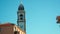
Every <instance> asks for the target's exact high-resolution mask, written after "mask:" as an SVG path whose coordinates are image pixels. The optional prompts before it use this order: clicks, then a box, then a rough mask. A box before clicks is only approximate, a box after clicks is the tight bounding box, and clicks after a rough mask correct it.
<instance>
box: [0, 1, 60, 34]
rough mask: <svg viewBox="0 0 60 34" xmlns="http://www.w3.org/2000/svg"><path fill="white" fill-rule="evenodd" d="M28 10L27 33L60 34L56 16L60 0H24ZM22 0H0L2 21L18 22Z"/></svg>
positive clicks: (59, 11) (0, 21) (59, 7)
mask: <svg viewBox="0 0 60 34" xmlns="http://www.w3.org/2000/svg"><path fill="white" fill-rule="evenodd" d="M22 2H23V5H24V7H25V11H26V31H27V34H60V27H59V25H58V24H57V23H56V16H59V15H60V0H22ZM19 5H20V0H0V23H5V22H11V23H15V24H16V23H17V22H16V21H17V11H18V6H19Z"/></svg>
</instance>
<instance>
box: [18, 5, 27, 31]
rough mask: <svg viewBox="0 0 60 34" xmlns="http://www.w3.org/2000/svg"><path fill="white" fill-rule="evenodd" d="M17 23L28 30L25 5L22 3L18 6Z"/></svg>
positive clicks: (24, 29)
mask: <svg viewBox="0 0 60 34" xmlns="http://www.w3.org/2000/svg"><path fill="white" fill-rule="evenodd" d="M17 16H18V19H17V24H18V26H19V27H20V28H21V29H22V30H23V31H25V32H26V20H25V10H24V6H23V5H22V4H20V5H19V7H18V12H17Z"/></svg>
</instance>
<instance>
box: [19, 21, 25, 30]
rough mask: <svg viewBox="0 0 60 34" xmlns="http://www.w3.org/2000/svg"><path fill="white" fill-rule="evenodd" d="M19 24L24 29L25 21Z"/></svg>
mask: <svg viewBox="0 0 60 34" xmlns="http://www.w3.org/2000/svg"><path fill="white" fill-rule="evenodd" d="M19 25H20V26H19V27H20V28H21V29H22V30H24V23H23V22H20V23H19Z"/></svg>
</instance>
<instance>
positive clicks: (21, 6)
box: [18, 1, 24, 10]
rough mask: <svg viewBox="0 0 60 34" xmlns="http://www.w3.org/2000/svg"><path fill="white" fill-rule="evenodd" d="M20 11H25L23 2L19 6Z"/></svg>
mask: <svg viewBox="0 0 60 34" xmlns="http://www.w3.org/2000/svg"><path fill="white" fill-rule="evenodd" d="M18 10H24V6H23V4H22V1H21V3H20V5H19V7H18Z"/></svg>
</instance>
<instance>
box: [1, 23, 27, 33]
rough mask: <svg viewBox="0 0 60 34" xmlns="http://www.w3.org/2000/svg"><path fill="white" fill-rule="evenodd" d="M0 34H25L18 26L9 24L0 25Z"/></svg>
mask: <svg viewBox="0 0 60 34" xmlns="http://www.w3.org/2000/svg"><path fill="white" fill-rule="evenodd" d="M0 34H26V32H24V31H23V30H21V29H20V28H19V27H18V26H16V25H15V24H11V23H6V24H0Z"/></svg>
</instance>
